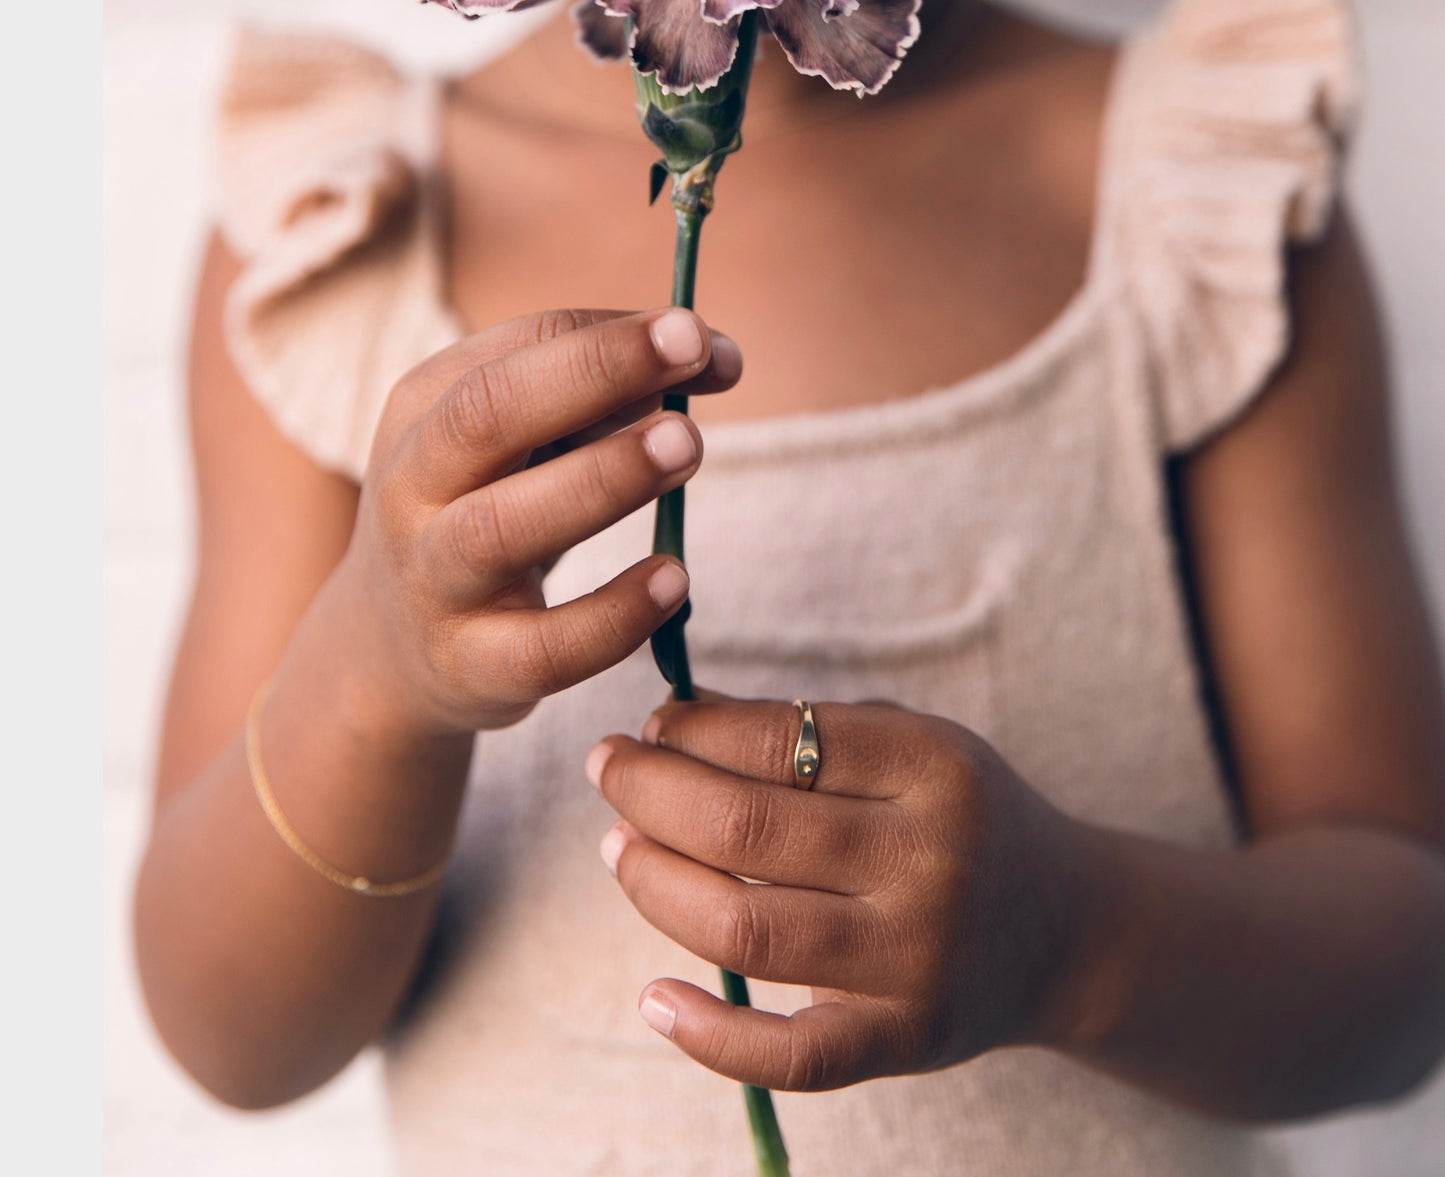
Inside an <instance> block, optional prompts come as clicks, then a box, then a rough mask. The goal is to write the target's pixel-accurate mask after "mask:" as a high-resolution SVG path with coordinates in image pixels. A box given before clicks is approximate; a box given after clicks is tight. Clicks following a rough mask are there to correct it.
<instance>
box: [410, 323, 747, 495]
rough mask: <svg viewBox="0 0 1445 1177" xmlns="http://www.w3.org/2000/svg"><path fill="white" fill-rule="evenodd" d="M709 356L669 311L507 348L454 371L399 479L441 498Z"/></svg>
mask: <svg viewBox="0 0 1445 1177" xmlns="http://www.w3.org/2000/svg"><path fill="white" fill-rule="evenodd" d="M720 354H723V353H720ZM711 360H712V346H711V336H710V333H709V331H708V330H707V329H706V327H705V325H704V324H703V322H702V320H701V319H699V318H698V317H697V316H696V315H694V314H693V313H692V312H691V311H685V310H681V309H677V308H674V309H670V310H667V311H660V312H659V311H652V312H648V313H646V314H641V315H629V316H627V317H625V318H621V319H614V320H611V321H609V322H605V323H598V324H594V325H591V326H585V327H579V328H578V329H577V330H575V331H572V332H569V333H567V334H565V335H560V336H558V337H556V338H554V339H551V340H548V341H547V342H544V343H538V344H534V345H533V346H530V347H524V348H519V349H517V350H515V351H511V352H508V353H506V354H504V355H501V356H498V357H496V358H495V359H492V360H490V361H488V362H487V363H484V364H481V365H479V366H477V367H474V368H470V369H468V370H467V371H465V372H463V373H462V374H461V375H460V376H459V377H458V378H457V379H456V380H455V381H454V382H453V384H452V385H451V387H450V388H448V389H447V391H446V392H445V393H443V394H442V396H441V397H440V398H439V399H438V400H437V402H436V404H435V405H433V406H432V408H431V409H430V410H429V411H428V413H427V414H426V415H425V416H424V417H423V418H422V420H421V421H420V422H419V423H418V424H417V426H416V428H415V429H414V431H413V436H412V439H411V442H410V444H409V445H408V447H407V449H406V451H405V453H404V457H403V462H404V465H405V468H406V472H407V475H408V477H409V479H410V481H411V483H412V485H413V486H414V487H415V488H416V489H417V491H418V493H419V494H421V495H422V496H423V497H424V498H428V499H431V500H432V501H435V502H438V503H443V502H448V501H450V500H451V499H453V498H456V497H458V496H459V495H462V494H464V493H466V492H467V491H469V490H472V489H475V488H476V487H478V486H481V485H484V484H485V483H487V482H490V481H491V480H492V479H493V478H495V477H498V476H499V475H501V474H503V473H505V472H507V471H508V470H510V469H513V468H515V467H516V466H517V465H518V464H519V463H520V461H521V459H523V458H525V456H526V454H528V453H529V452H530V451H531V450H533V449H536V448H537V447H538V446H542V445H546V444H547V443H549V442H552V441H555V440H556V439H558V438H561V437H565V436H566V435H568V434H571V433H575V432H576V431H577V430H579V429H582V428H583V427H585V426H587V425H591V424H594V423H595V422H597V421H600V420H602V419H603V418H605V417H608V416H610V415H611V414H613V413H615V412H617V411H618V410H620V409H622V408H623V407H624V406H626V405H629V404H632V403H633V402H636V401H639V400H642V399H643V398H646V397H651V396H652V395H654V394H655V393H657V392H660V391H661V390H663V389H665V388H670V387H673V386H675V385H678V384H680V383H682V382H683V381H685V380H690V379H692V378H693V377H696V376H698V375H699V374H701V373H702V372H703V371H705V370H706V369H707V368H708V366H709V364H710V362H711ZM723 375H727V374H726V373H724V374H723ZM734 378H735V377H734Z"/></svg>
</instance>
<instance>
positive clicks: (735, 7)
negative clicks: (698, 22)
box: [702, 0, 782, 25]
mask: <svg viewBox="0 0 1445 1177" xmlns="http://www.w3.org/2000/svg"><path fill="white" fill-rule="evenodd" d="M781 3H782V0H703V4H702V16H703V19H704V20H710V21H712V22H713V24H718V25H720V24H726V23H727V22H728V21H730V20H732V19H733V18H734V17H737V16H741V15H742V14H743V13H745V12H747V11H749V10H750V9H753V8H776V7H777V6H778V5H779V4H781Z"/></svg>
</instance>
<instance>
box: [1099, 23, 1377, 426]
mask: <svg viewBox="0 0 1445 1177" xmlns="http://www.w3.org/2000/svg"><path fill="white" fill-rule="evenodd" d="M1132 69H1133V74H1134V76H1133V79H1132V83H1131V86H1130V93H1131V95H1132V98H1131V107H1132V109H1131V111H1130V114H1131V118H1130V119H1129V123H1128V134H1127V142H1128V154H1127V163H1126V166H1125V175H1124V177H1123V183H1122V185H1121V188H1122V189H1123V191H1122V194H1121V197H1120V203H1121V205H1122V214H1123V215H1122V216H1121V217H1120V225H1119V230H1118V231H1119V235H1120V239H1121V245H1122V253H1123V261H1124V266H1125V268H1126V272H1127V279H1128V284H1129V287H1130V289H1131V291H1132V299H1133V302H1134V305H1135V307H1136V309H1137V311H1138V313H1139V314H1140V316H1141V317H1142V319H1143V322H1144V327H1145V333H1146V336H1147V338H1148V340H1149V346H1150V349H1151V352H1152V359H1153V366H1154V369H1155V373H1156V377H1157V381H1156V391H1157V400H1158V406H1157V407H1158V417H1159V425H1160V432H1161V442H1162V445H1163V447H1164V448H1165V449H1166V450H1168V451H1176V452H1177V451H1183V450H1188V449H1190V448H1191V447H1193V446H1195V445H1198V444H1199V443H1200V442H1202V441H1203V440H1205V439H1206V438H1208V437H1209V436H1210V435H1211V434H1213V433H1215V432H1216V431H1217V430H1219V429H1220V428H1222V427H1223V426H1225V425H1226V424H1228V423H1229V422H1230V421H1232V420H1233V419H1234V418H1236V417H1237V416H1238V415H1239V414H1240V413H1241V412H1242V411H1243V410H1244V409H1245V408H1246V407H1247V406H1248V405H1249V403H1250V401H1251V400H1252V399H1253V398H1254V397H1255V396H1256V395H1257V394H1258V393H1260V392H1261V391H1262V390H1263V389H1264V387H1265V386H1266V384H1267V383H1268V381H1269V378H1270V376H1271V374H1272V373H1273V371H1274V370H1275V368H1276V367H1277V366H1278V365H1279V363H1280V362H1281V360H1282V359H1283V358H1284V356H1285V354H1286V352H1287V351H1288V347H1289V339H1290V323H1289V311H1288V291H1287V285H1286V284H1287V273H1286V269H1287V266H1286V262H1287V252H1288V246H1289V245H1291V244H1294V243H1305V242H1310V241H1314V240H1317V239H1318V238H1319V237H1320V236H1321V235H1322V234H1323V233H1324V231H1325V229H1326V228H1327V227H1328V225H1329V221H1330V215H1331V210H1332V207H1333V204H1334V201H1335V196H1336V192H1337V188H1338V183H1339V175H1340V167H1341V162H1342V157H1343V153H1344V149H1345V146H1346V143H1347V140H1348V138H1349V133H1350V131H1351V129H1352V127H1353V126H1354V123H1355V119H1356V112H1357V107H1358V103H1359V96H1360V81H1359V72H1358V63H1357V59H1356V51H1355V40H1354V29H1353V25H1352V22H1351V19H1350V15H1349V13H1348V11H1347V10H1346V8H1345V5H1344V3H1343V0H1177V2H1176V3H1175V4H1174V6H1173V7H1172V8H1171V9H1170V10H1169V11H1168V12H1167V14H1166V15H1165V16H1164V18H1163V19H1162V21H1161V23H1160V24H1159V26H1158V27H1157V28H1156V29H1155V30H1153V31H1152V33H1151V34H1149V35H1148V36H1147V37H1146V38H1145V39H1144V41H1142V42H1141V43H1140V44H1139V46H1138V47H1137V51H1136V54H1135V60H1134V63H1133V66H1132Z"/></svg>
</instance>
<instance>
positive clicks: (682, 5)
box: [431, 0, 923, 96]
mask: <svg viewBox="0 0 1445 1177" xmlns="http://www.w3.org/2000/svg"><path fill="white" fill-rule="evenodd" d="M431 2H432V3H436V4H445V5H446V6H447V7H448V8H451V9H453V10H455V11H457V12H460V13H461V14H462V15H463V16H466V17H468V18H471V19H475V18H476V17H479V16H487V15H489V14H491V13H496V12H518V11H520V10H522V9H524V8H535V7H536V6H537V5H538V4H544V3H547V2H548V0H431ZM922 5H923V0H582V2H581V3H579V4H577V5H576V6H575V7H574V8H573V10H572V15H573V18H574V19H575V20H576V21H577V26H578V29H579V31H580V36H581V39H582V42H583V44H585V45H586V46H587V47H588V48H589V49H590V50H592V52H593V53H594V54H595V55H596V56H598V57H601V58H607V59H613V60H617V59H621V58H623V57H630V58H631V61H632V65H633V68H634V69H636V70H637V72H638V73H640V74H643V75H646V76H651V77H656V79H657V82H658V84H659V85H660V86H661V87H662V89H663V90H664V91H666V92H667V93H671V94H680V93H683V92H685V91H688V90H692V89H700V90H706V89H709V88H710V87H712V86H714V85H716V84H717V82H718V80H719V79H720V78H721V77H722V76H723V75H724V74H725V73H727V71H728V69H729V68H730V67H731V66H732V64H733V59H734V58H735V57H736V56H737V51H738V24H739V21H740V20H741V18H742V16H743V14H744V13H746V12H748V11H749V10H751V9H758V10H760V11H761V14H762V16H763V19H764V20H765V21H766V22H767V26H768V28H769V29H770V30H771V31H772V34H773V36H774V37H775V38H776V39H777V41H778V44H780V45H781V46H782V47H783V52H784V53H786V54H787V56H788V60H789V61H791V62H792V63H793V66H794V68H795V69H797V71H798V72H799V73H802V74H808V75H810V76H815V77H821V78H824V79H826V80H827V82H828V84H829V85H831V86H832V87H833V88H834V89H835V90H855V91H857V93H858V94H859V95H860V96H861V95H863V94H876V93H878V91H879V90H881V89H882V88H883V87H884V86H885V85H886V84H887V82H888V79H889V78H891V77H892V76H893V73H894V71H895V70H896V69H897V68H898V65H899V63H900V62H901V61H902V60H903V57H904V54H906V53H907V52H908V49H909V46H911V45H912V44H913V43H914V42H915V41H916V40H918V33H919V24H918V10H919V9H920V8H921V7H922ZM628 18H631V19H628Z"/></svg>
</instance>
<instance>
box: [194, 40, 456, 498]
mask: <svg viewBox="0 0 1445 1177" xmlns="http://www.w3.org/2000/svg"><path fill="white" fill-rule="evenodd" d="M436 107H437V92H436V87H435V85H434V84H432V83H429V82H417V81H414V80H411V79H408V78H405V77H403V76H402V75H401V74H400V73H398V71H397V70H396V69H395V68H394V67H393V66H392V65H391V64H390V63H389V62H387V61H386V60H384V59H383V58H381V57H379V56H377V55H376V54H374V53H371V52H370V51H368V50H366V49H363V48H360V47H358V46H355V45H352V44H349V43H347V42H345V41H340V40H334V39H331V38H327V37H320V36H309V35H296V34H281V33H274V32H264V31H260V30H257V29H250V28H248V29H243V30H242V31H241V32H240V33H239V35H238V38H237V43H236V48H235V52H234V55H233V58H232V62H231V67H230V72H229V76H228V78H227V80H226V82H225V84H224V87H223V90H222V95H221V101H220V110H219V125H218V127H217V159H216V165H217V167H216V171H217V177H216V179H217V183H216V209H215V212H216V217H217V223H218V227H219V229H220V231H221V233H222V236H223V237H224V238H225V240H226V242H227V243H228V244H229V245H230V247H231V248H232V250H233V251H234V252H235V253H236V254H237V255H238V256H239V257H240V259H241V260H242V262H243V270H242V272H241V274H240V276H239V277H238V278H237V280H236V282H235V283H234V284H233V286H232V288H231V291H230V294H229V298H228V301H227V305H226V310H225V330H226V339H227V343H228V345H229V348H230V351H231V354H232V358H233V359H234V361H235V363H236V365H237V368H238V369H239V371H240V373H241V375H242V376H243V378H244V379H245V381H246V383H247V385H248V386H249V387H250V389H251V392H252V394H253V395H254V396H255V397H256V398H257V399H258V400H259V401H260V402H261V403H262V404H263V405H264V407H265V408H266V409H267V410H268V412H269V413H270V415H271V417H272V418H273V420H274V421H275V422H276V424H277V426H278V427H279V428H280V430H281V431H282V433H283V434H285V436H286V437H287V438H289V439H290V440H291V441H293V442H294V443H295V444H297V445H298V446H300V447H301V448H302V449H303V450H304V451H305V452H306V453H307V454H309V455H310V456H311V457H312V458H313V459H314V460H315V461H317V462H318V463H319V464H321V465H323V466H325V467H327V468H329V469H333V470H337V471H340V472H342V473H345V474H347V475H349V476H351V477H353V478H356V479H358V480H359V479H360V478H361V475H362V473H363V471H364V470H365V467H366V460H367V455H368V452H369V450H370V446H371V438H372V434H373V433H374V432H375V428H376V422H377V420H378V418H379V417H380V415H381V411H382V408H383V406H384V405H385V402H386V397H387V394H388V393H389V391H390V390H391V387H392V385H393V384H394V383H395V382H396V381H397V379H398V378H399V377H401V376H402V375H403V374H404V373H405V372H406V371H407V370H408V369H409V368H411V367H412V366H414V365H415V364H417V363H419V362H420V361H421V360H422V359H424V358H425V357H426V356H428V355H430V354H431V353H432V352H434V351H437V350H438V349H440V348H442V347H444V346H446V345H447V344H449V343H451V342H453V341H454V340H455V339H456V338H457V337H458V335H459V334H460V331H459V327H458V325H457V323H456V321H455V319H454V317H453V315H452V313H451V312H450V311H449V310H448V308H447V305H446V300H445V291H444V289H443V285H444V274H443V270H442V261H441V258H442V255H441V251H440V248H439V245H440V237H439V233H440V225H439V214H438V209H437V193H436V191H435V188H436V184H435V178H434V176H433V172H432V169H433V154H434V150H433V140H434V136H435V134H436V122H437V109H436Z"/></svg>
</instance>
